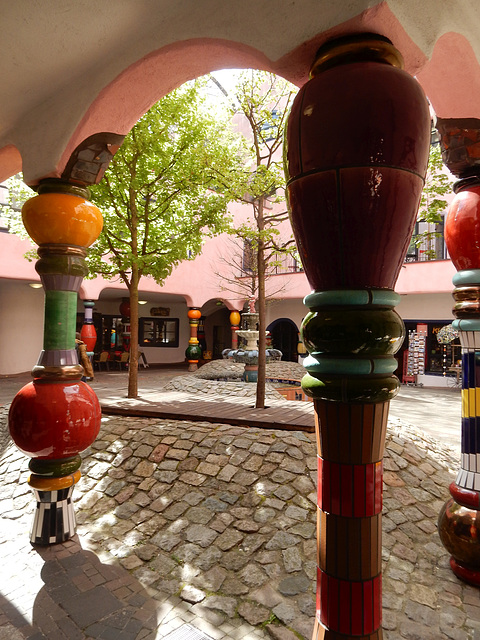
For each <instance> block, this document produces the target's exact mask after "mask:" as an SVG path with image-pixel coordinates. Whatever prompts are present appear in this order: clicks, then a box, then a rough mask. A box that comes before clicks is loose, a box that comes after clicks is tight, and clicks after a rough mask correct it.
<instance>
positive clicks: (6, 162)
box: [0, 144, 22, 182]
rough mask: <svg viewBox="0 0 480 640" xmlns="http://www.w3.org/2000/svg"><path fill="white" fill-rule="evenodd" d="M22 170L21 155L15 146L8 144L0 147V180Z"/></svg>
mask: <svg viewBox="0 0 480 640" xmlns="http://www.w3.org/2000/svg"><path fill="white" fill-rule="evenodd" d="M21 171H22V156H21V154H20V151H19V150H18V149H17V147H16V146H15V145H13V144H8V145H7V146H6V147H3V148H2V149H0V182H3V181H4V180H6V179H7V178H10V176H13V175H15V174H16V173H20V172H21Z"/></svg>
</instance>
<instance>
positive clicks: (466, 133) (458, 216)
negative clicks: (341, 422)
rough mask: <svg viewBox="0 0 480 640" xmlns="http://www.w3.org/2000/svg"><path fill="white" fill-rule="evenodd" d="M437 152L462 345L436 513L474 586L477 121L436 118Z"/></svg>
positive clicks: (479, 399) (478, 571)
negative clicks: (453, 473)
mask: <svg viewBox="0 0 480 640" xmlns="http://www.w3.org/2000/svg"><path fill="white" fill-rule="evenodd" d="M437 126H438V130H439V133H440V135H441V144H442V155H443V160H444V162H445V164H446V165H447V167H448V168H449V169H450V171H452V173H454V174H455V175H456V176H457V177H459V178H460V180H459V181H458V182H456V183H455V186H454V191H455V193H456V195H455V198H454V200H453V201H452V203H451V205H450V207H449V210H448V214H447V218H446V222H445V242H446V244H447V248H448V251H449V253H450V257H451V259H452V262H453V264H454V265H455V268H456V269H457V273H456V274H455V276H454V277H453V284H454V285H455V289H454V291H453V297H454V299H455V306H454V308H453V314H454V316H455V317H456V320H454V322H453V326H454V328H455V329H457V330H458V332H459V336H460V343H461V345H462V429H461V433H462V436H461V465H460V470H459V471H458V474H457V477H456V479H455V482H452V483H451V485H450V487H449V490H450V494H451V496H452V497H451V499H450V500H448V501H447V503H446V504H445V505H444V507H443V509H442V510H441V512H440V515H439V519H438V528H439V535H440V538H441V540H442V542H443V544H444V546H445V548H446V549H447V551H448V552H449V553H450V554H451V558H450V566H451V568H452V570H453V572H454V573H455V575H456V576H457V577H458V578H461V579H462V580H465V581H466V582H469V583H470V584H473V585H476V586H480V438H479V437H478V435H479V434H480V120H476V119H473V118H469V119H466V120H439V121H438V123H437Z"/></svg>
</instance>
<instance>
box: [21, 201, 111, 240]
mask: <svg viewBox="0 0 480 640" xmlns="http://www.w3.org/2000/svg"><path fill="white" fill-rule="evenodd" d="M22 219H23V224H24V225H25V228H26V230H27V233H28V235H29V236H30V237H31V238H32V240H33V241H34V242H36V243H37V244H39V245H40V244H49V243H52V244H68V245H77V246H80V247H89V246H90V245H91V244H93V243H94V242H95V240H96V239H97V238H98V236H99V235H100V232H101V230H102V227H103V218H102V214H101V213H100V210H99V209H98V208H97V207H96V206H95V205H94V204H92V203H91V202H89V201H88V200H85V198H82V197H80V196H74V195H71V194H68V193H42V194H40V195H39V196H36V197H35V198H31V199H30V200H27V202H26V203H25V204H24V205H23V208H22Z"/></svg>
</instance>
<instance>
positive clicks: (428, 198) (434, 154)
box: [412, 145, 452, 260]
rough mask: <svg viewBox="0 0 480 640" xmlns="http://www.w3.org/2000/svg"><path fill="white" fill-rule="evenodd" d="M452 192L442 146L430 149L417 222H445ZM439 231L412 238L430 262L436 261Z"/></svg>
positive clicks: (424, 232)
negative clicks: (436, 242)
mask: <svg viewBox="0 0 480 640" xmlns="http://www.w3.org/2000/svg"><path fill="white" fill-rule="evenodd" d="M451 192H452V178H451V176H449V174H448V173H447V171H446V169H445V165H444V164H443V161H442V154H441V149H440V145H436V146H432V147H430V156H429V159H428V170H427V176H426V179H425V186H424V188H423V191H422V198H421V200H420V207H419V210H418V216H417V222H418V223H427V224H431V225H436V224H439V223H442V222H443V217H442V213H443V212H444V211H445V209H446V208H447V205H448V203H447V201H446V199H445V196H446V195H447V194H449V193H451ZM440 236H441V234H440V233H439V232H438V231H429V230H427V231H423V232H422V233H418V234H416V235H414V236H413V237H412V243H413V244H414V245H415V246H417V247H421V246H423V247H427V248H426V249H423V253H424V255H425V256H426V257H427V259H428V260H434V259H435V258H436V257H437V256H436V252H435V250H434V249H433V248H432V243H433V241H434V238H437V237H440Z"/></svg>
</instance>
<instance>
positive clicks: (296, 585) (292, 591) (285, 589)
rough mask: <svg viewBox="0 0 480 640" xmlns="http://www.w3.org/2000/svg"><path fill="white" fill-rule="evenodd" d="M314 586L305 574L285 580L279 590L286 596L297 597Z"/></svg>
mask: <svg viewBox="0 0 480 640" xmlns="http://www.w3.org/2000/svg"><path fill="white" fill-rule="evenodd" d="M311 586H312V583H311V581H310V580H309V579H308V578H307V576H306V575H305V574H303V573H299V574H298V575H294V576H289V577H288V578H284V579H283V580H282V581H281V582H280V584H279V585H278V590H279V591H280V593H282V594H283V595H284V596H296V595H298V594H299V593H304V592H305V591H307V590H308V589H309V588H310V587H311Z"/></svg>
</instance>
